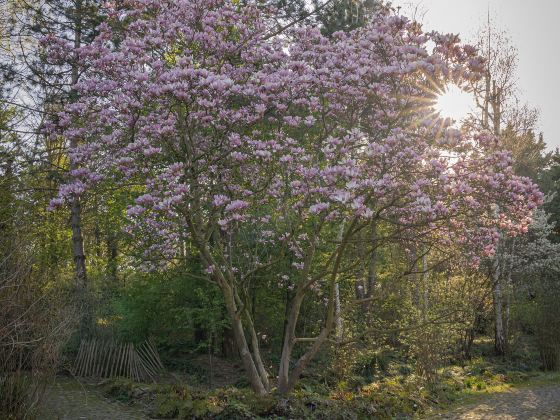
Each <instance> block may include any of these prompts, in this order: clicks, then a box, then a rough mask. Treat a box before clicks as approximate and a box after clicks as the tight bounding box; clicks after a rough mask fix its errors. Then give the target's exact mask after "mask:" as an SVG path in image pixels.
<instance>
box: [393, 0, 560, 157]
mask: <svg viewBox="0 0 560 420" xmlns="http://www.w3.org/2000/svg"><path fill="white" fill-rule="evenodd" d="M392 3H393V5H394V6H401V7H402V9H401V11H402V13H404V14H405V15H408V16H410V11H411V10H412V8H414V7H415V6H416V5H418V6H419V7H418V10H419V17H421V16H422V15H423V16H424V17H423V19H420V20H421V21H422V22H423V23H424V29H425V30H433V29H435V30H438V31H439V32H445V33H448V32H453V33H459V34H460V35H461V39H462V40H464V41H467V42H468V41H469V40H471V39H472V38H473V36H474V34H475V32H476V30H477V28H479V27H480V26H482V25H483V24H484V23H485V22H486V19H487V15H488V8H490V16H491V18H492V19H493V20H494V21H495V22H496V23H497V25H498V26H499V27H500V29H503V30H505V31H507V32H508V33H509V35H510V36H511V38H512V40H513V44H514V45H515V46H516V47H517V49H518V53H519V66H518V77H519V87H520V89H521V96H522V99H523V100H525V101H527V102H528V103H529V105H531V106H532V107H536V108H538V109H539V110H540V112H541V114H540V115H541V118H540V127H539V128H540V130H541V131H543V132H544V137H545V140H546V142H547V144H548V146H549V148H550V149H554V148H556V147H560V106H559V101H560V22H559V18H560V0H530V1H529V0H393V1H392ZM424 13H425V14H424Z"/></svg>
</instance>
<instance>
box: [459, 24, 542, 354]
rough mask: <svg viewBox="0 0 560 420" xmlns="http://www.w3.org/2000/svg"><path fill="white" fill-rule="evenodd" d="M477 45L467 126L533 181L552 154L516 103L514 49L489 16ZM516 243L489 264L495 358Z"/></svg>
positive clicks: (500, 350) (504, 244) (529, 112)
mask: <svg viewBox="0 0 560 420" xmlns="http://www.w3.org/2000/svg"><path fill="white" fill-rule="evenodd" d="M476 45H477V47H478V49H479V52H480V54H481V55H482V56H483V57H484V58H485V59H486V71H485V74H484V77H483V78H482V79H480V80H479V81H477V82H474V83H473V85H472V86H471V88H472V91H473V94H474V97H475V102H476V105H477V108H478V109H477V111H478V112H476V113H475V114H474V115H472V116H471V118H470V119H469V120H468V121H467V123H466V124H467V125H471V126H474V127H476V128H477V129H480V128H482V129H485V130H488V131H489V132H491V133H492V134H493V135H494V136H496V138H497V139H499V141H500V145H501V147H502V148H504V149H505V150H507V151H509V152H510V153H511V155H512V158H513V167H514V170H515V172H516V173H517V174H518V175H523V176H528V177H530V178H532V179H533V180H535V181H536V180H537V178H538V174H539V171H540V170H541V169H542V168H544V167H545V166H546V165H547V162H548V161H549V160H550V154H547V153H546V150H545V149H546V144H545V143H544V139H543V137H542V135H539V136H538V137H537V136H535V129H536V125H537V122H538V111H537V110H535V109H534V108H531V107H530V106H528V105H526V104H523V105H522V104H521V103H520V99H519V88H518V85H517V64H518V55H517V49H516V48H515V46H514V45H513V44H512V42H511V40H510V38H509V37H508V35H507V33H505V32H504V31H500V30H499V29H496V26H495V24H494V22H492V20H491V19H490V17H488V21H487V23H486V26H485V27H483V28H481V30H480V31H479V33H478V35H477V38H476ZM496 211H497V212H499V211H500V209H496ZM514 244H515V241H507V240H506V238H504V237H502V236H501V237H500V240H499V244H498V246H497V251H496V254H495V256H494V257H493V261H492V265H491V273H492V275H491V279H492V292H493V306H494V317H495V319H494V321H495V331H494V333H495V334H494V335H495V342H494V347H495V352H496V354H498V355H504V354H505V353H506V348H507V325H508V323H509V322H508V317H509V315H508V314H509V305H510V301H511V299H510V297H511V295H512V293H513V291H512V287H513V285H512V282H511V267H510V265H508V264H506V262H505V254H506V253H512V252H513V249H512V247H513V246H514Z"/></svg>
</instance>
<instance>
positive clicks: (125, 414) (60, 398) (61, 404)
mask: <svg viewBox="0 0 560 420" xmlns="http://www.w3.org/2000/svg"><path fill="white" fill-rule="evenodd" d="M38 418H39V419H41V420H112V419H117V420H141V419H148V417H147V416H146V415H145V414H143V413H142V412H141V411H139V410H138V409H137V408H135V407H129V406H127V405H126V404H123V403H119V402H114V401H110V400H108V399H106V398H104V397H103V395H101V393H100V392H99V391H98V390H97V389H95V387H93V386H91V385H87V384H85V385H82V384H80V383H79V382H77V381H76V380H73V379H71V378H63V377H58V378H57V379H56V382H55V383H54V384H52V385H50V386H49V387H48V389H47V391H46V394H45V396H44V397H43V403H42V406H41V408H40V410H39V416H38Z"/></svg>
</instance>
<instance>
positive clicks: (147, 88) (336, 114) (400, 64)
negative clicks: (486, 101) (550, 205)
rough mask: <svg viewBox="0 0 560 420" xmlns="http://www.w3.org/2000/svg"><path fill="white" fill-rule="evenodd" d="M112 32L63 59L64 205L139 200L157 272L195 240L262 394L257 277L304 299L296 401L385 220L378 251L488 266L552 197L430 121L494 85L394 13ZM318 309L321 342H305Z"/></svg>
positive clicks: (488, 146)
mask: <svg viewBox="0 0 560 420" xmlns="http://www.w3.org/2000/svg"><path fill="white" fill-rule="evenodd" d="M111 19H112V20H111ZM111 19H109V20H108V21H107V22H106V23H105V24H103V25H102V26H101V27H100V34H99V36H98V38H97V39H96V40H95V42H94V43H93V44H92V45H90V46H87V47H83V48H79V49H74V50H73V49H72V48H71V47H70V46H68V45H64V43H61V42H60V41H55V40H53V41H51V42H50V45H49V51H50V54H51V56H52V57H53V58H56V59H61V60H64V59H65V57H67V55H68V54H71V55H72V56H73V57H78V58H79V61H80V62H81V63H82V65H83V77H82V78H81V81H80V82H79V83H78V84H77V85H76V86H75V89H76V90H77V91H78V92H79V98H80V99H79V100H78V101H77V102H76V103H73V104H72V105H70V106H68V107H67V108H66V109H65V110H64V112H62V113H61V114H60V115H59V119H58V121H57V122H56V123H57V124H56V127H55V125H54V124H53V130H55V131H56V132H57V133H59V131H57V130H62V134H63V135H64V136H66V137H68V138H71V139H75V140H76V141H77V142H78V143H79V144H80V146H79V147H78V148H77V149H75V150H74V151H73V152H72V154H71V159H72V161H73V162H74V163H75V164H76V166H77V169H75V170H73V171H72V176H73V180H72V182H70V183H68V184H67V185H66V186H64V187H63V188H62V189H61V191H60V195H59V198H57V199H56V200H54V201H53V203H52V204H53V205H57V204H60V203H62V202H63V201H64V200H68V199H70V198H71V197H74V196H76V195H80V194H82V193H83V192H84V191H86V190H87V189H88V188H90V187H91V186H93V185H95V184H97V183H103V182H111V183H115V182H116V183H122V184H123V185H130V184H136V185H138V184H139V185H142V186H143V187H142V188H143V191H142V193H141V194H139V196H138V197H137V198H136V200H135V203H131V206H130V207H129V209H128V216H129V219H130V225H129V227H128V229H129V231H130V233H131V234H133V235H134V236H135V237H136V238H138V241H140V242H141V244H142V247H143V249H144V250H145V253H144V256H143V258H142V261H143V264H144V266H145V268H146V269H158V268H162V267H165V266H166V264H169V263H170V261H172V260H174V259H178V258H180V257H181V248H182V247H183V246H184V244H185V243H187V244H189V245H190V246H192V248H193V249H195V250H196V252H197V253H198V254H199V256H200V259H201V261H202V263H203V266H204V267H205V273H206V274H207V277H208V281H209V282H213V283H215V284H217V285H218V286H219V288H220V289H221V291H222V292H223V296H224V300H225V305H226V308H227V312H228V314H229V317H230V318H231V323H232V329H233V332H234V336H235V341H236V344H237V348H238V350H239V354H240V356H241V359H242V362H243V366H244V368H245V370H246V372H247V375H248V378H249V380H250V382H251V385H252V387H253V389H254V390H255V391H256V392H258V393H266V392H268V391H269V390H270V389H271V384H270V382H269V373H268V372H267V370H266V369H265V363H264V362H263V360H262V357H261V352H260V350H259V337H258V335H257V327H256V325H255V322H256V320H255V319H252V316H251V311H250V310H249V308H250V302H249V301H248V299H247V290H248V289H250V287H251V284H252V283H253V282H255V281H256V279H258V278H260V279H262V278H268V280H269V281H270V284H271V285H274V286H275V287H287V288H289V289H290V290H292V291H293V292H292V299H291V301H290V303H289V310H288V313H287V324H286V328H285V336H284V338H283V346H282V350H281V359H280V363H279V367H278V383H277V386H278V390H279V392H281V393H286V392H289V391H290V390H291V389H292V388H293V387H294V385H295V383H296V381H297V380H298V378H299V376H300V375H301V373H302V371H303V370H304V368H305V366H306V365H307V364H308V362H309V361H310V360H311V359H312V358H313V356H314V355H315V354H316V353H317V352H318V351H319V349H320V348H321V346H323V345H324V343H325V342H326V341H327V339H328V338H329V336H330V334H331V332H332V330H333V328H334V326H335V324H336V318H337V316H340V312H341V311H338V310H336V307H338V306H339V305H335V295H336V293H335V289H336V285H337V282H338V281H340V278H341V276H342V275H343V273H345V272H348V271H349V270H351V269H352V267H354V266H355V264H356V263H358V261H357V259H358V258H357V256H356V255H354V253H353V252H349V251H350V250H351V249H353V248H352V246H351V245H352V244H355V243H356V241H357V240H359V239H360V238H364V235H363V234H362V233H363V232H365V231H367V230H368V229H370V228H371V227H372V226H374V225H375V224H376V223H384V224H386V225H387V226H390V227H391V229H392V232H393V233H394V234H392V235H390V236H388V237H385V238H383V240H376V241H375V243H365V244H363V246H365V247H366V249H367V252H372V250H373V249H374V248H376V247H379V246H382V245H388V244H390V243H391V242H392V243H395V242H396V241H402V240H403V238H407V239H406V240H407V241H411V242H413V243H414V242H418V243H421V244H424V245H425V244H428V243H429V244H431V245H438V244H439V245H442V246H445V244H448V243H450V242H451V241H452V242H456V241H458V242H460V243H462V244H465V246H467V245H468V246H469V249H471V250H472V252H471V254H472V255H471V257H472V259H474V260H476V258H478V257H479V255H481V254H482V253H483V250H484V251H485V252H486V253H487V254H491V253H492V252H493V245H494V244H495V242H496V239H497V235H496V227H497V226H498V225H499V224H501V225H502V226H503V227H507V228H508V229H510V230H518V229H522V228H523V227H525V226H526V224H527V223H528V220H529V218H530V214H531V210H532V209H533V208H534V207H535V206H536V205H537V204H538V202H539V201H540V193H539V192H538V190H537V189H536V188H535V186H534V185H532V184H531V183H530V182H529V181H528V180H527V179H522V178H518V177H515V176H514V175H513V174H512V172H511V169H510V168H509V165H510V160H509V156H508V155H507V154H506V153H502V152H500V151H496V150H494V148H495V145H494V142H493V139H492V138H491V137H490V136H488V135H486V134H484V133H476V134H475V135H472V136H471V135H468V136H463V135H462V134H461V133H459V132H457V131H456V130H453V129H451V128H449V127H447V123H446V122H445V121H441V120H438V119H437V118H436V117H434V116H433V115H432V114H431V109H430V103H431V101H433V94H432V93H430V92H431V91H433V86H435V85H437V84H441V83H445V82H446V81H447V80H448V79H451V78H452V79H453V80H457V79H460V78H465V79H470V78H476V77H478V75H479V71H480V68H481V60H480V59H479V58H478V57H477V56H476V51H475V50H474V49H473V48H471V47H469V46H463V45H460V44H459V41H458V39H457V37H455V36H451V35H446V36H443V35H439V34H437V33H430V34H425V33H423V32H422V31H421V28H420V27H419V26H418V25H417V24H415V23H414V22H410V21H409V20H407V19H406V18H404V17H400V16H396V15H394V14H393V13H392V12H391V11H389V10H384V11H382V12H380V13H379V14H378V15H377V16H375V17H374V18H373V20H372V22H371V23H370V24H369V25H368V26H367V27H365V28H363V29H360V30H356V31H353V32H350V33H337V34H335V35H334V36H333V37H332V39H327V38H325V37H323V36H322V35H321V34H320V31H319V30H318V29H316V28H309V27H297V28H296V27H291V28H289V29H287V30H285V31H284V32H283V33H278V31H277V30H274V29H272V28H274V25H273V22H274V21H275V20H274V12H273V11H263V10H260V9H259V8H257V7H256V6H252V5H240V4H237V3H236V2H231V3H230V2H227V1H220V0H189V1H187V0H185V1H160V0H157V1H156V0H143V1H134V0H133V1H129V2H127V3H126V8H125V9H121V10H119V11H115V12H114V13H113V15H112V17H111ZM112 22H118V25H117V24H115V25H114V26H113V24H112ZM123 26H124V27H126V30H125V31H123V32H118V31H116V30H113V29H112V27H113V28H114V27H123ZM429 46H431V47H430V48H429ZM496 204H499V207H498V206H496ZM497 208H499V209H500V212H497V211H496V209H497ZM506 214H507V215H508V216H507V218H506V216H505V215H506ZM313 293H321V294H322V296H323V299H324V302H325V311H324V316H325V319H324V323H323V326H322V330H321V331H320V333H319V334H318V335H317V336H316V337H307V338H306V337H297V336H296V327H297V323H298V316H299V313H300V308H301V306H302V303H303V300H304V298H305V297H306V296H307V295H309V294H313ZM356 303H359V301H352V302H350V301H347V302H346V301H345V302H342V303H341V305H342V308H341V310H344V309H345V308H347V307H349V306H351V305H353V304H356ZM296 345H301V346H305V347H304V349H303V350H302V351H301V352H299V354H301V357H299V358H298V359H297V360H295V361H294V360H292V353H293V350H294V348H295V346H296Z"/></svg>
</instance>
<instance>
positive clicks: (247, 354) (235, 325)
mask: <svg viewBox="0 0 560 420" xmlns="http://www.w3.org/2000/svg"><path fill="white" fill-rule="evenodd" d="M222 292H223V294H224V298H225V303H226V308H227V311H228V313H229V316H230V319H231V326H232V330H233V335H234V337H235V344H236V345H237V349H238V351H239V355H240V357H241V362H242V363H243V367H244V368H245V372H246V373H247V376H248V379H249V382H250V383H251V388H252V389H253V391H254V392H255V393H257V394H258V395H264V394H266V392H267V390H266V387H265V386H264V384H263V382H262V380H261V376H260V374H259V372H258V370H257V366H256V365H255V361H254V360H253V356H252V355H251V351H250V350H249V345H248V344H247V339H246V338H245V330H244V328H243V322H242V321H241V313H240V311H239V310H238V308H237V305H236V303H235V296H234V292H233V290H232V288H231V286H229V285H227V284H222Z"/></svg>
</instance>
